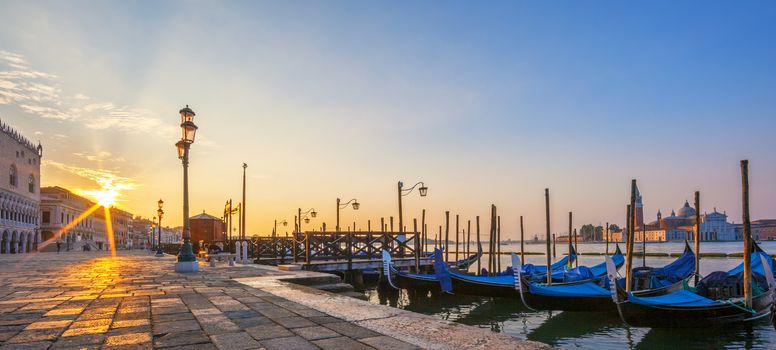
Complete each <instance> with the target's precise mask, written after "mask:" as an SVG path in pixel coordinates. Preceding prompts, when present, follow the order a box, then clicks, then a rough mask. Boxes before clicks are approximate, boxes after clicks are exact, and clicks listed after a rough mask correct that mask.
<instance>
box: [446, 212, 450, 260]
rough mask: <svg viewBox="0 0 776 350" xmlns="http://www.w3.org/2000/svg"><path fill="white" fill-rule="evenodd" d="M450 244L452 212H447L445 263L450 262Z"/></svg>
mask: <svg viewBox="0 0 776 350" xmlns="http://www.w3.org/2000/svg"><path fill="white" fill-rule="evenodd" d="M448 242H450V212H449V211H445V262H449V261H450V247H449V246H448V245H447V243H448Z"/></svg>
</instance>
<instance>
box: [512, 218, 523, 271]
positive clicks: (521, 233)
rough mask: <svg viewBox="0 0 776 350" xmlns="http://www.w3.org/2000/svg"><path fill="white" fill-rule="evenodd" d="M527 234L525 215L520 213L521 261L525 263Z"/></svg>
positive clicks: (514, 267)
mask: <svg viewBox="0 0 776 350" xmlns="http://www.w3.org/2000/svg"><path fill="white" fill-rule="evenodd" d="M524 243H525V235H524V231H523V216H522V215H520V261H522V262H523V264H525V246H524ZM512 268H513V269H516V268H517V267H516V266H512Z"/></svg>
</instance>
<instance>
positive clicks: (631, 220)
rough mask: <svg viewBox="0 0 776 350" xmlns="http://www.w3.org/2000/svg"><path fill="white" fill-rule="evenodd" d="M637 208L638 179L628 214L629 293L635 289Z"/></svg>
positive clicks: (627, 278) (627, 289) (627, 283)
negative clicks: (634, 264) (634, 266)
mask: <svg viewBox="0 0 776 350" xmlns="http://www.w3.org/2000/svg"><path fill="white" fill-rule="evenodd" d="M635 208H636V179H633V180H631V198H630V205H629V208H628V214H630V216H629V217H628V262H627V264H626V266H625V284H626V285H625V287H626V288H625V289H626V291H627V292H630V291H631V290H632V289H633V286H632V284H633V271H632V270H633V243H634V240H633V239H634V236H635V233H636V215H634V213H635V210H634V209H635Z"/></svg>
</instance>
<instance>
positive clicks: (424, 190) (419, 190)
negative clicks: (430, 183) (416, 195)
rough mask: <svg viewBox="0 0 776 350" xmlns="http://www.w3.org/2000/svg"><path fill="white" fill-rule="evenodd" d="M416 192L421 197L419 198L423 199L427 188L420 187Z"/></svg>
mask: <svg viewBox="0 0 776 350" xmlns="http://www.w3.org/2000/svg"><path fill="white" fill-rule="evenodd" d="M418 192H420V196H421V197H425V196H426V194H427V193H428V187H426V186H421V187H420V188H419V189H418Z"/></svg>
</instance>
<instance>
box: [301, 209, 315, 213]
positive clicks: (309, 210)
mask: <svg viewBox="0 0 776 350" xmlns="http://www.w3.org/2000/svg"><path fill="white" fill-rule="evenodd" d="M314 210H315V208H310V209H308V210H307V211H304V212H302V215H304V214H307V213H309V212H311V211H314Z"/></svg>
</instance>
